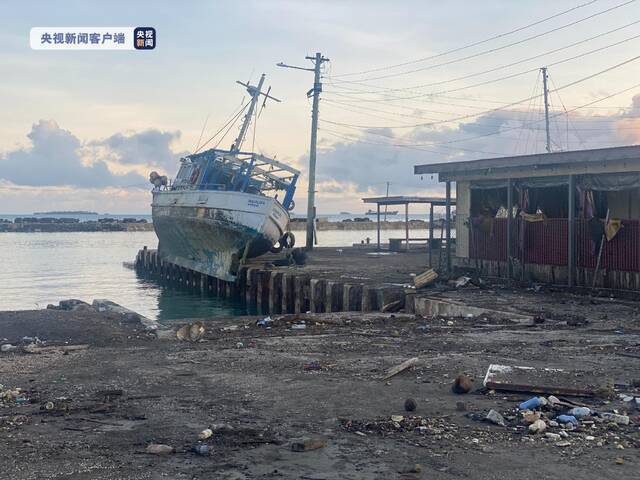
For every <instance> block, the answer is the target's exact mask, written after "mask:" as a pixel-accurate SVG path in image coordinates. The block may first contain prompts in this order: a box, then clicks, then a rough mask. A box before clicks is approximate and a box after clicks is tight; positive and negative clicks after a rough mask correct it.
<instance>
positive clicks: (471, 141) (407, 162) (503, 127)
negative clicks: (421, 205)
mask: <svg viewBox="0 0 640 480" xmlns="http://www.w3.org/2000/svg"><path fill="white" fill-rule="evenodd" d="M612 110H613V113H600V114H583V113H578V112H571V113H569V118H568V121H567V115H566V114H565V112H564V111H560V110H555V111H551V112H550V114H551V139H552V149H553V150H554V151H558V150H567V149H571V150H581V149H590V148H604V147H610V146H620V145H628V144H633V143H637V142H640V121H639V119H638V117H639V116H640V95H636V96H635V97H634V98H633V101H632V104H631V105H630V106H629V108H626V109H620V110H618V111H615V110H616V109H615V108H613V109H612ZM600 111H604V112H607V110H600ZM334 128H336V127H334V126H331V129H334ZM337 128H338V129H340V127H337ZM496 132H500V134H495V133H496ZM320 133H321V143H320V145H321V148H320V149H319V151H318V162H317V165H318V166H317V177H318V198H319V202H318V203H319V208H320V209H321V210H324V211H327V206H328V205H336V206H337V207H338V208H339V203H338V199H337V198H336V195H342V201H343V202H344V204H350V205H352V206H353V205H355V204H356V203H358V202H360V198H361V197H363V196H366V195H369V194H373V195H384V194H385V191H386V182H391V186H390V194H391V195H415V194H417V195H420V194H422V195H429V194H433V193H443V192H444V187H443V185H441V184H438V182H437V178H436V176H424V177H422V178H421V177H420V176H416V175H414V174H413V166H414V165H418V164H426V163H440V162H448V161H466V160H474V159H479V158H489V157H499V156H512V155H523V154H530V153H543V152H544V151H545V141H546V135H545V123H544V116H543V114H542V112H541V111H521V110H520V111H519V110H496V111H494V112H489V113H487V114H484V115H481V116H479V117H476V118H474V119H472V120H469V121H466V122H462V123H459V124H457V125H455V126H440V125H438V126H432V127H417V128H412V129H408V130H401V129H395V130H391V129H388V128H377V129H366V130H363V131H358V130H354V129H347V128H341V129H340V131H335V130H330V129H329V128H327V129H325V130H323V129H322V128H321V132H320ZM323 187H324V188H325V189H326V190H323ZM350 208H353V207H350ZM329 210H330V209H329Z"/></svg>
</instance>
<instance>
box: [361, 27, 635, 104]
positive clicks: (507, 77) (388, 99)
mask: <svg viewBox="0 0 640 480" xmlns="http://www.w3.org/2000/svg"><path fill="white" fill-rule="evenodd" d="M638 38H640V34H638V35H634V36H633V37H629V38H625V39H624V40H620V41H619V42H615V43H611V44H609V45H605V46H602V47H599V48H596V49H594V50H589V51H588V52H583V53H581V54H579V55H574V56H573V57H569V58H565V59H563V60H558V61H556V62H552V63H548V64H547V67H554V66H557V65H561V64H563V63H566V62H571V61H573V60H578V59H580V58H583V57H586V56H588V55H592V54H594V53H598V52H602V51H604V50H607V49H609V48H612V47H616V46H618V45H621V44H623V43H626V42H629V41H631V40H636V39H638ZM537 70H538V67H536V68H531V69H529V70H524V71H521V72H518V73H513V74H510V75H504V76H502V77H499V78H494V79H491V80H485V81H484V82H480V83H474V84H471V85H465V86H463V87H457V88H452V89H449V90H442V91H439V92H429V93H420V94H417V95H413V96H405V97H398V96H392V95H388V94H387V93H385V92H382V93H378V92H376V93H377V94H379V95H384V97H385V98H381V99H373V100H372V99H366V98H365V99H362V101H363V102H392V101H396V100H415V99H417V98H423V97H428V96H431V95H441V94H446V93H452V92H460V91H462V90H468V89H470V88H476V87H482V86H485V85H490V84H492V83H496V82H502V81H504V80H510V79H512V78H516V77H520V76H523V75H527V74H529V73H533V72H535V71H537Z"/></svg>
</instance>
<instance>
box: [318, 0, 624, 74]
mask: <svg viewBox="0 0 640 480" xmlns="http://www.w3.org/2000/svg"><path fill="white" fill-rule="evenodd" d="M635 1H636V0H628V1H626V2H624V3H620V4H618V5H614V6H613V7H610V8H607V9H606V10H601V11H599V12H596V13H594V14H591V15H589V16H587V17H583V18H580V19H578V20H575V21H573V22H570V23H567V24H564V25H561V26H559V27H556V28H553V29H551V30H547V31H545V32H542V33H538V34H536V35H532V36H530V37H527V38H524V39H522V40H518V41H515V42H511V43H509V44H507V45H502V46H500V47H494V48H491V49H489V50H483V51H481V52H478V53H474V54H472V55H467V56H466V57H462V58H458V59H454V60H449V61H448V62H443V63H439V64H436V65H429V66H426V67H421V68H417V69H414V70H407V71H405V72H398V73H391V74H387V75H381V76H377V77H369V78H366V79H361V80H382V79H385V78H392V77H398V76H402V75H409V74H411V73H416V72H422V71H425V70H431V69H433V68H437V67H442V66H445V65H451V64H454V63H459V62H463V61H466V60H470V59H472V58H477V57H481V56H483V55H487V54H489V53H495V52H498V51H500V50H504V49H505V48H509V47H513V46H515V45H520V44H522V43H526V42H528V41H531V40H535V39H537V38H540V37H543V36H546V35H549V34H551V33H555V32H557V31H560V30H563V29H565V28H569V27H572V26H575V25H577V24H579V23H582V22H586V21H587V20H591V19H592V18H595V17H598V16H600V15H604V14H606V13H609V12H611V11H613V10H616V9H618V8H622V7H624V6H627V5H630V4H631V3H634V2H635ZM443 55H444V54H443ZM438 56H441V55H438ZM429 58H431V57H429ZM433 58H435V57H433ZM427 59H428V58H425V59H423V60H421V61H424V60H427ZM329 78H338V76H337V75H334V76H333V77H329Z"/></svg>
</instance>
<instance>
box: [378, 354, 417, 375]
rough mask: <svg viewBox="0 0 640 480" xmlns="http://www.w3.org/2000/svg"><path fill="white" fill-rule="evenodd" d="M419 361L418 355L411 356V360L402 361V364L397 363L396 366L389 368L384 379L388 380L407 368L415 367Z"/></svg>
mask: <svg viewBox="0 0 640 480" xmlns="http://www.w3.org/2000/svg"><path fill="white" fill-rule="evenodd" d="M418 362H419V360H418V357H413V358H410V359H409V360H406V361H404V362H402V363H401V364H400V365H396V366H395V367H393V368H390V369H389V370H387V373H386V374H385V376H384V377H382V379H383V380H388V379H390V378H391V377H395V376H396V375H398V374H399V373H401V372H404V371H405V370H406V369H408V368H411V367H413V366H414V365H416V364H417V363H418Z"/></svg>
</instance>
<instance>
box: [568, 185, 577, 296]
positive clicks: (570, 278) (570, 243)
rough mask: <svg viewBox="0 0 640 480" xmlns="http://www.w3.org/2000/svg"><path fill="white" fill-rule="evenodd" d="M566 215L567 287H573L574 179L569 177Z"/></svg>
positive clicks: (574, 242) (574, 238)
mask: <svg viewBox="0 0 640 480" xmlns="http://www.w3.org/2000/svg"><path fill="white" fill-rule="evenodd" d="M568 200H569V201H568V206H569V208H568V215H567V242H568V244H567V285H568V286H569V287H573V286H574V285H575V268H576V178H575V176H574V175H569V199H568Z"/></svg>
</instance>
